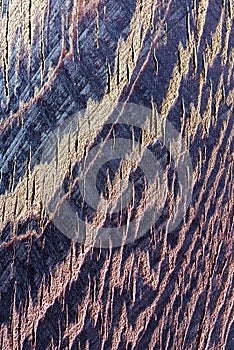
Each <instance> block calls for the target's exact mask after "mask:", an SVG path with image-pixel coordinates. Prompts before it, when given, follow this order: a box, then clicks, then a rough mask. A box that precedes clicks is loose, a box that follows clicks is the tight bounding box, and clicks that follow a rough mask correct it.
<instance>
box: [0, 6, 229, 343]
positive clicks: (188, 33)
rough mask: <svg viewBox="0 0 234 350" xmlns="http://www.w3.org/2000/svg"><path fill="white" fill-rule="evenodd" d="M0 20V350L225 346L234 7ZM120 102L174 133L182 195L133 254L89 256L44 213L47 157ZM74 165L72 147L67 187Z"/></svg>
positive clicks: (28, 9)
mask: <svg viewBox="0 0 234 350" xmlns="http://www.w3.org/2000/svg"><path fill="white" fill-rule="evenodd" d="M0 8H1V19H0V21H1V24H0V28H1V30H0V35H1V38H0V87H1V89H0V99H1V104H0V115H1V117H0V118H1V120H0V132H1V138H0V150H1V151H0V167H1V173H0V175H1V176H0V180H1V181H0V214H1V218H0V229H1V236H0V262H1V264H0V349H97V350H100V349H137V350H138V349H139V350H141V349H163V350H164V349H176V350H177V349H179V350H182V349H186V350H189V349H197V350H203V349H204V350H205V349H206V350H208V349H209V350H212V349H214V350H216V349H225V350H232V349H233V348H234V305H233V301H234V279H233V271H234V257H233V254H234V239H233V233H234V230H233V198H234V196H233V100H234V90H233V88H234V83H233V79H234V77H233V63H234V47H233V40H234V39H233V13H234V4H233V1H232V0H223V1H218V0H212V1H211V0H193V1H191V2H188V3H186V2H185V1H183V0H177V1H171V0H157V1H153V0H152V1H151V0H150V1H146V0H128V1H114V0H109V1H108V0H105V1H102V0H100V1H92V2H88V1H80V0H70V1H68V0H67V1H65V2H63V1H62V0H61V1H54V0H44V1H31V0H27V1H26V0H25V1H21V2H16V1H10V0H8V1H5V2H3V1H2V2H1V3H0ZM119 101H121V102H125V103H127V102H129V103H134V104H139V105H141V106H145V107H147V108H151V109H152V110H153V111H154V112H155V113H156V115H157V116H158V118H160V120H162V121H166V120H169V121H170V122H171V123H172V124H173V125H174V127H175V128H176V129H177V130H178V132H179V133H180V135H181V137H182V138H183V139H184V140H185V147H186V148H187V150H188V151H189V154H190V157H191V160H192V165H193V174H192V181H191V187H192V199H191V202H190V204H189V206H188V209H187V211H186V213H185V214H184V217H183V219H182V221H181V223H180V224H179V226H178V227H177V228H176V229H175V230H174V231H173V232H167V230H166V228H165V217H162V220H161V222H158V223H157V225H155V226H154V227H152V229H151V230H150V232H147V233H146V234H145V235H144V236H143V237H141V238H140V239H139V240H137V241H135V242H134V243H132V244H130V245H126V246H125V245H122V246H121V247H119V248H109V249H98V248H92V247H86V246H83V245H81V244H79V243H75V242H72V241H71V240H69V239H68V238H67V237H66V236H64V235H63V234H62V233H61V232H60V231H59V230H58V228H57V227H56V226H55V225H54V224H53V220H50V219H49V217H48V215H47V214H48V213H47V212H46V209H45V207H44V205H43V196H44V195H45V193H43V188H42V181H41V179H42V177H43V174H44V173H45V168H44V167H43V165H42V164H41V154H42V152H43V149H44V146H45V144H46V141H47V140H48V138H49V137H50V135H51V134H52V133H53V132H54V131H55V130H56V128H57V126H58V124H59V123H61V122H62V121H64V120H66V118H67V117H69V116H71V115H73V114H74V113H76V112H77V111H80V110H83V109H84V108H86V107H88V108H94V107H95V108H96V106H99V108H100V110H105V106H106V105H110V104H111V105H113V106H114V105H116V104H117V103H118V102H119ZM98 132H99V131H97V135H98ZM97 135H92V134H90V144H92V142H93V139H94V138H95V136H97ZM81 143H82V142H81ZM83 147H85V143H84V144H83ZM80 158H82V152H81V154H80ZM76 161H77V153H76V152H75V145H73V151H72V152H71V153H70V156H69V157H68V158H67V159H66V162H65V163H63V166H62V167H61V168H60V169H59V175H60V176H61V178H62V181H63V182H64V184H66V181H68V182H69V183H73V182H74V181H75V176H74V175H73V173H72V171H71V170H72V167H74V166H75V162H76ZM69 169H70V173H69ZM73 170H74V168H73ZM166 209H168V208H167V207H166ZM166 214H167V213H166Z"/></svg>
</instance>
